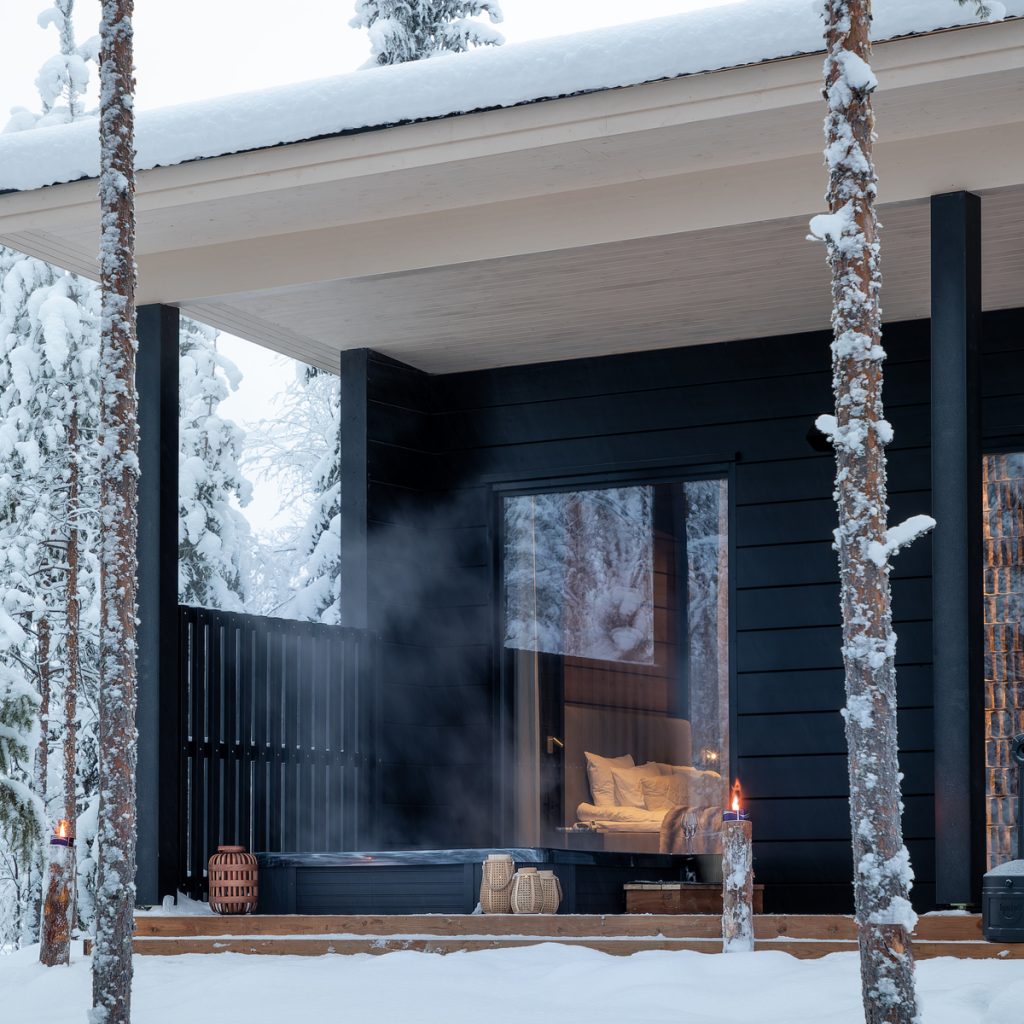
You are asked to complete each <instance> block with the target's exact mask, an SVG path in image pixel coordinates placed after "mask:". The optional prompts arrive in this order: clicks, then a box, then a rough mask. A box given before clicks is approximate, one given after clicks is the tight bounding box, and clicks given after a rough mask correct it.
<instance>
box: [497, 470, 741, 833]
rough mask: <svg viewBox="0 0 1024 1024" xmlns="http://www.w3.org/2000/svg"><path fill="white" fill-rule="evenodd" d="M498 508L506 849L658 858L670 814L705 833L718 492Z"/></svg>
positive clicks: (721, 538) (718, 719) (626, 490)
mask: <svg viewBox="0 0 1024 1024" xmlns="http://www.w3.org/2000/svg"><path fill="white" fill-rule="evenodd" d="M502 512H503V546H502V551H503V566H502V569H503V582H504V621H503V627H504V629H503V646H504V661H505V664H504V671H505V679H506V685H507V686H508V688H509V690H510V691H511V695H510V710H511V714H512V717H513V720H514V728H513V733H514V740H513V741H512V742H513V750H512V751H511V756H510V758H509V759H508V760H509V763H510V767H511V775H512V778H511V779H509V780H508V782H509V783H510V784H511V785H512V787H513V791H514V799H513V805H514V806H513V818H514V822H515V824H514V833H515V834H514V836H513V837H512V839H513V841H514V842H517V843H520V844H523V845H549V844H557V845H567V846H570V847H571V846H574V845H578V846H587V847H589V848H594V847H599V848H605V849H617V850H636V851H640V852H642V851H657V850H658V849H659V842H660V841H661V840H660V833H661V825H662V823H663V821H664V820H665V816H666V814H667V813H668V812H669V811H670V810H672V811H673V812H674V813H675V814H676V815H677V816H679V817H680V820H682V818H683V817H686V816H687V815H689V817H688V818H687V823H688V828H689V831H690V832H696V831H698V830H699V831H700V832H701V833H703V832H705V831H706V829H705V828H704V826H705V824H706V823H707V822H710V821H711V820H712V819H713V818H714V817H715V816H716V815H720V811H721V808H722V806H723V804H724V802H725V790H726V788H727V786H726V783H725V780H724V779H723V777H722V775H721V774H720V769H721V767H722V766H723V765H725V766H727V765H728V763H729V750H728V740H729V730H728V723H729V649H728V601H727V597H728V494H727V483H726V481H725V480H724V479H708V480H690V481H681V482H675V483H652V484H639V485H633V484H630V485H624V486H614V487H599V488H589V489H586V490H583V489H580V490H572V491H568V490H566V491H550V492H544V493H537V494H517V495H514V496H510V497H505V498H504V499H503V509H502ZM684 808H685V810H680V809H684ZM712 809H713V810H714V813H712ZM695 822H696V823H697V825H698V826H699V828H696V827H693V826H694V823H695ZM688 839H689V840H691V841H692V842H694V843H695V844H696V845H695V846H694V850H693V852H703V851H702V850H701V849H698V848H697V846H699V845H700V840H699V839H697V838H696V837H695V836H694V835H691V836H689V837H688ZM713 841H714V839H713V838H710V839H705V840H704V843H705V846H707V845H708V844H709V843H713Z"/></svg>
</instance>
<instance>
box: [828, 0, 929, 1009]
mask: <svg viewBox="0 0 1024 1024" xmlns="http://www.w3.org/2000/svg"><path fill="white" fill-rule="evenodd" d="M870 28H871V0H827V2H826V4H825V49H826V57H825V67H824V86H825V88H824V94H825V99H826V103H827V107H828V113H827V116H826V118H825V137H826V147H825V162H826V165H827V167H828V172H829V186H828V194H827V197H826V198H827V202H828V208H829V211H830V212H829V213H828V214H822V215H820V216H818V217H815V218H814V219H813V220H812V221H811V237H812V238H816V239H821V240H823V241H824V242H825V244H826V249H827V253H828V261H829V265H830V267H831V270H832V302H833V307H832V328H833V335H834V340H833V342H832V385H833V391H834V393H835V412H834V415H830V416H821V417H819V419H818V421H817V425H818V428H819V429H820V430H822V431H823V432H824V433H825V434H827V435H828V436H829V437H830V438H831V440H832V444H833V447H834V449H835V457H836V484H835V498H836V502H837V506H838V512H839V527H838V529H837V530H836V531H835V546H836V549H837V551H838V553H839V579H840V602H841V606H842V618H843V663H844V667H845V670H846V707H845V708H844V709H843V717H844V719H845V723H846V741H847V746H848V748H849V781H850V825H851V833H852V841H853V864H854V904H855V910H856V919H857V933H858V940H859V945H860V962H861V983H862V989H863V1000H864V1015H865V1019H866V1021H867V1024H915V1022H917V1021H918V1020H919V1017H918V1012H917V999H916V993H915V989H914V958H913V951H912V948H911V944H910V933H911V931H912V929H913V927H914V924H915V921H916V917H915V915H914V912H913V910H912V909H911V905H910V898H909V896H910V885H911V882H912V879H913V872H912V871H911V867H910V858H909V855H908V854H907V850H906V847H905V846H904V845H903V832H902V826H901V821H900V814H901V811H902V803H901V797H900V778H901V776H900V771H899V764H898V745H897V735H896V668H895V655H896V634H895V633H894V632H893V628H892V609H891V595H890V586H889V572H890V558H891V556H892V555H893V554H895V553H896V552H897V551H898V550H899V549H900V548H902V547H904V546H905V545H906V544H909V543H910V542H911V541H912V540H914V538H915V537H917V536H918V535H920V534H921V533H922V532H924V531H925V530H928V529H930V528H931V527H933V526H934V525H935V523H934V521H933V520H931V519H929V518H928V517H926V516H917V517H915V518H914V519H911V520H909V521H908V522H906V523H903V524H901V525H899V526H896V527H893V528H891V529H890V528H889V525H888V513H889V508H888V502H887V493H886V460H885V446H886V445H887V444H888V443H889V442H890V441H891V440H892V427H891V426H890V424H889V423H888V422H887V421H886V419H885V416H884V412H883V408H882V361H883V359H884V358H885V352H884V350H883V349H882V344H881V339H882V315H881V307H880V305H879V294H880V291H881V284H882V280H881V271H880V268H879V252H880V247H879V240H878V223H877V220H876V216H875V198H876V195H877V178H876V174H875V168H874V163H873V160H872V150H873V143H874V113H873V110H872V99H871V97H872V94H873V92H874V90H875V88H876V85H877V81H876V79H875V76H874V74H873V73H872V71H871V66H870V63H871V39H870Z"/></svg>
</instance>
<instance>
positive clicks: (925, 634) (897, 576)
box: [368, 312, 1024, 912]
mask: <svg viewBox="0 0 1024 1024" xmlns="http://www.w3.org/2000/svg"><path fill="white" fill-rule="evenodd" d="M985 337H986V356H985V362H984V368H985V384H984V387H985V416H986V419H985V428H986V436H988V437H996V436H998V437H999V438H1000V439H1001V440H1004V441H1005V440H1006V439H1007V438H1012V437H1021V438H1024V383H1022V382H1024V315H1021V313H1019V312H1013V313H999V314H991V315H989V316H988V317H987V318H986V332H985ZM928 338H929V332H928V324H927V322H926V321H918V322H914V323H906V324H894V325H889V326H887V328H886V347H887V350H888V353H889V358H888V361H887V364H886V407H887V410H888V416H889V419H890V420H891V421H892V423H893V425H894V427H895V442H894V444H893V445H892V447H891V448H890V459H889V466H890V495H891V506H892V519H893V520H894V521H897V520H899V519H902V518H904V517H906V516H909V515H913V514H916V513H922V512H927V511H928V509H929V498H930V468H929V447H928V446H929V434H930V428H929V415H928V397H929V383H928V381H929V373H928ZM828 346H829V336H828V334H827V333H820V334H809V335H800V336H796V337H789V338H774V339H760V340H752V341H742V342H733V343H729V344H722V345H712V346H705V347H689V348H679V349H664V350H659V351H655V352H648V353H639V354H630V355H626V356H612V357H605V358H601V359H588V360H574V361H567V362H555V363H547V364H541V365H531V366H518V367H509V368H505V369H499V370H491V371H480V372H472V373H463V374H453V375H447V376H442V377H433V378H430V377H427V376H425V375H423V374H421V373H418V371H414V370H411V369H409V368H407V367H406V368H403V367H401V366H400V365H398V364H394V363H393V362H392V361H391V360H385V359H383V358H378V357H373V358H372V359H371V367H370V371H369V372H370V376H371V386H370V391H369V394H370V411H369V415H368V420H369V424H370V434H369V443H368V451H369V461H370V479H371V484H370V494H371V501H370V509H371V511H370V518H371V520H373V521H374V524H375V529H377V528H379V529H380V530H381V531H382V532H381V533H380V536H381V537H384V536H386V537H387V538H388V543H387V544H385V545H381V546H380V551H379V554H378V555H376V556H375V557H376V562H375V568H374V569H372V570H371V577H374V576H375V577H376V579H377V580H378V583H379V584H380V585H381V586H382V587H384V588H387V591H388V592H387V594H386V595H384V594H381V595H378V597H377V598H376V600H377V601H378V617H381V616H383V611H382V610H383V609H384V608H387V609H388V616H384V618H389V617H390V616H391V615H392V610H393V609H395V608H398V607H399V606H401V607H402V608H403V609H404V611H403V612H402V613H399V614H395V615H394V619H393V621H390V618H389V622H388V623H387V628H383V626H382V625H381V623H378V624H377V625H376V626H375V628H382V629H383V632H384V633H385V637H386V639H388V640H389V641H390V644H391V647H390V649H389V658H390V660H389V661H387V663H386V665H387V667H386V668H385V675H388V673H389V672H390V673H391V678H389V679H388V681H387V683H386V686H387V690H386V695H387V696H386V700H385V711H384V720H385V723H387V724H385V730H386V731H389V732H390V739H389V740H388V742H389V745H390V750H391V751H393V753H392V754H391V755H389V756H390V757H391V758H392V760H391V763H390V765H389V767H388V769H387V770H386V771H385V776H384V777H385V779H386V782H385V791H386V793H385V797H384V799H385V801H386V802H387V801H391V802H392V803H393V804H394V805H396V808H397V805H399V804H401V805H402V811H403V814H404V818H403V817H402V815H399V816H398V817H397V818H396V820H397V821H400V822H404V824H403V825H402V826H401V827H399V829H398V831H396V832H395V833H394V838H395V840H396V841H397V842H400V843H405V844H412V845H419V846H429V845H436V844H444V845H449V844H450V845H458V846H468V845H477V844H478V843H491V842H494V841H496V836H495V834H494V833H493V832H492V831H490V828H489V824H488V818H487V813H485V812H489V811H490V809H491V806H492V805H493V803H494V802H495V801H496V790H497V786H498V780H496V779H494V778H493V776H492V769H491V762H490V755H491V749H490V745H491V743H492V733H491V731H490V730H491V726H490V715H491V701H492V699H493V692H494V689H493V688H494V686H496V679H495V667H494V666H495V662H494V659H493V643H494V617H493V609H494V602H495V600H496V595H495V594H494V593H493V590H492V588H493V578H492V571H491V560H492V545H493V538H492V527H493V514H494V509H493V495H492V481H494V480H496V479H506V480H516V479H522V478H527V477H535V476H542V475H545V474H547V475H549V476H560V475H568V474H573V473H580V472H587V471H591V470H598V469H600V467H602V466H608V465H617V466H622V465H634V466H640V465H643V464H645V463H647V464H655V463H657V462H658V461H659V460H662V461H663V460H676V459H678V460H679V461H681V462H685V461H687V460H692V459H694V458H697V457H700V456H704V455H706V456H708V457H709V458H711V459H714V460H719V459H721V457H722V456H723V455H735V456H736V457H737V461H736V463H735V466H736V470H735V485H734V488H735V489H734V494H733V501H734V503H735V508H736V516H735V537H734V545H735V556H734V559H735V560H734V564H733V566H732V571H733V573H734V576H735V580H736V586H737V591H736V603H735V607H734V608H733V615H734V618H735V623H736V629H737V632H736V649H735V651H734V658H735V660H736V667H737V695H736V700H737V710H738V725H737V735H736V736H735V737H734V742H735V743H736V746H737V750H738V758H739V762H738V764H739V772H740V775H741V777H742V779H743V783H744V787H745V790H746V792H747V793H748V795H749V798H750V801H751V805H752V808H751V809H752V814H753V817H754V820H755V822H756V826H755V838H756V867H757V872H758V881H760V882H763V883H765V885H766V890H765V907H766V909H767V910H769V911H790V912H801V911H817V912H839V911H845V910H847V909H849V906H850V876H851V865H850V852H849V845H848V835H849V823H848V818H847V804H846V795H847V781H846V757H845V743H844V738H843V730H842V721H841V719H840V716H839V714H838V709H839V708H840V707H841V705H842V703H843V676H842V669H841V663H840V653H839V644H840V629H839V611H838V586H837V582H836V580H837V573H836V562H835V554H834V552H833V551H832V550H831V533H832V529H833V527H834V508H833V503H832V499H831V490H832V474H833V463H832V458H831V455H830V454H827V453H821V452H819V451H815V449H814V448H813V447H812V446H811V444H810V443H809V441H808V431H809V428H810V427H811V424H812V422H813V420H814V417H815V416H817V415H818V414H820V413H822V412H825V411H828V409H829V408H830V407H831V393H830V370H829V348H828ZM552 354H555V353H554V352H553V353H552ZM424 541H426V542H427V543H424ZM930 565H931V551H930V544H929V542H928V540H927V539H926V540H924V541H922V542H919V543H918V544H916V545H914V547H912V548H911V549H909V550H908V551H905V552H903V553H902V554H901V555H900V556H899V558H898V559H897V564H896V568H895V572H894V612H895V620H896V625H897V630H898V634H899V647H898V653H897V663H898V666H899V702H900V716H901V718H900V741H901V747H902V755H901V766H902V769H903V771H904V773H905V775H906V779H905V783H904V792H905V797H906V805H907V810H906V815H905V830H906V836H907V842H908V846H909V847H910V852H911V856H912V858H913V862H914V868H915V871H916V874H917V879H918V881H917V884H916V886H915V897H916V900H917V901H918V903H919V905H921V906H922V907H930V906H931V905H932V901H933V896H934V849H935V829H934V810H933V789H934V787H933V758H932V721H931V707H932V704H931V642H930V601H931V587H930V583H931V581H930ZM410 581H411V582H410ZM388 705H390V707H389V706H388ZM477 802H479V804H480V806H475V805H476V803H477Z"/></svg>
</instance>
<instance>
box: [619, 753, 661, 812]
mask: <svg viewBox="0 0 1024 1024" xmlns="http://www.w3.org/2000/svg"><path fill="white" fill-rule="evenodd" d="M612 778H613V779H614V780H615V802H616V803H617V804H619V805H621V806H623V807H646V806H647V805H646V804H645V803H644V791H643V788H642V783H643V780H644V779H660V778H672V776H665V775H664V774H663V771H662V767H661V765H659V764H655V763H654V762H653V761H649V762H648V763H647V764H642V765H640V766H639V767H636V768H613V769H612Z"/></svg>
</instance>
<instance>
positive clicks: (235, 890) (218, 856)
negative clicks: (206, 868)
mask: <svg viewBox="0 0 1024 1024" xmlns="http://www.w3.org/2000/svg"><path fill="white" fill-rule="evenodd" d="M259 878H260V869H259V865H258V864H257V862H256V858H255V857H254V856H253V855H252V854H251V853H246V851H245V847H244V846H218V847H217V852H216V853H215V854H214V855H213V856H212V857H211V858H210V872H209V879H210V909H211V910H212V911H213V912H214V913H216V914H251V913H253V911H255V909H256V904H257V902H258V900H259V888H260V887H259Z"/></svg>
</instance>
